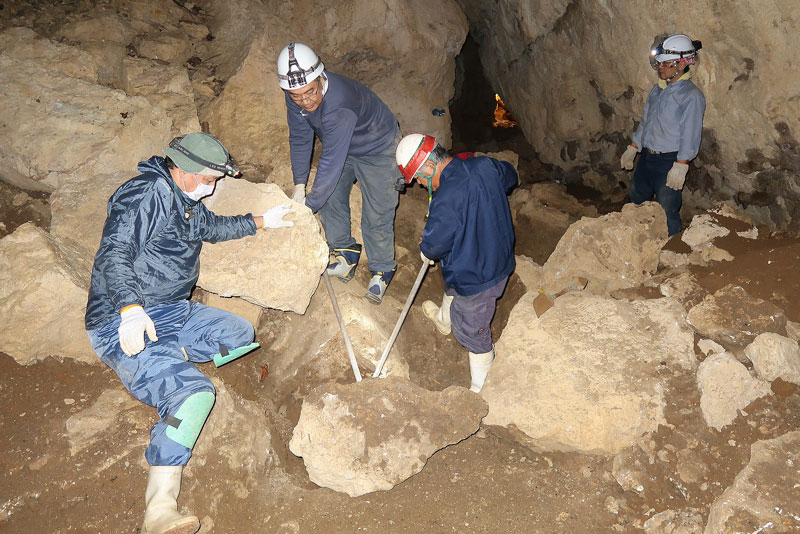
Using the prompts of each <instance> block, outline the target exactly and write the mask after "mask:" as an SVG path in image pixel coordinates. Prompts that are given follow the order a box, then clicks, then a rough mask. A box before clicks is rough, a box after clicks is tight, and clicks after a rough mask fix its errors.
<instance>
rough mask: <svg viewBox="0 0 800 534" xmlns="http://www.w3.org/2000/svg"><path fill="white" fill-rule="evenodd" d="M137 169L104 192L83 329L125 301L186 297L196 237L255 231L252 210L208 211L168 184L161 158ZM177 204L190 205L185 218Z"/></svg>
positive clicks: (195, 264) (195, 269)
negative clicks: (105, 200)
mask: <svg viewBox="0 0 800 534" xmlns="http://www.w3.org/2000/svg"><path fill="white" fill-rule="evenodd" d="M139 172H140V173H141V174H140V175H139V176H137V177H135V178H133V179H131V180H128V181H127V182H125V183H124V184H122V186H120V188H119V189H117V190H116V192H115V193H114V194H113V195H111V198H110V199H109V200H108V208H107V212H108V216H107V218H106V222H105V225H104V226H103V237H102V240H101V241H100V248H99V250H98V251H97V254H96V255H95V257H94V266H93V267H92V282H91V287H90V288H89V302H88V303H87V305H86V316H85V322H86V329H87V330H93V329H95V328H99V327H100V326H102V325H104V324H106V323H107V322H108V321H110V320H112V319H114V318H115V317H117V316H118V315H119V311H120V309H121V308H123V307H124V306H127V305H129V304H141V305H142V306H144V307H147V306H153V305H155V304H163V303H166V302H175V301H179V300H184V299H188V298H189V296H190V294H191V292H192V288H193V287H194V284H195V282H197V277H198V276H199V274H200V249H201V248H202V246H203V241H208V242H209V243H215V242H217V241H227V240H229V239H237V238H240V237H244V236H246V235H253V234H255V233H256V224H255V222H254V221H253V217H252V215H250V214H247V215H236V216H233V217H222V216H219V215H214V213H213V212H211V211H209V210H208V209H207V208H206V207H205V205H203V203H202V202H197V201H194V200H191V199H190V198H189V197H187V196H186V195H184V194H183V192H181V191H180V189H178V188H177V187H173V185H172V184H173V183H174V181H173V180H172V178H171V177H170V174H169V170H168V169H167V166H166V163H165V162H164V158H162V157H160V156H153V157H152V158H150V159H149V160H147V161H143V162H141V163H139ZM184 207H190V208H191V209H192V213H193V216H192V218H190V219H187V218H186V216H185V211H184Z"/></svg>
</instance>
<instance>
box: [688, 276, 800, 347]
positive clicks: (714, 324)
mask: <svg viewBox="0 0 800 534" xmlns="http://www.w3.org/2000/svg"><path fill="white" fill-rule="evenodd" d="M688 318H689V323H691V325H692V326H694V328H695V330H697V332H698V333H699V334H701V335H704V336H707V337H710V338H711V339H713V340H714V341H716V342H717V343H719V344H721V345H722V346H723V347H725V348H726V349H728V350H734V349H739V348H744V346H745V345H747V344H748V343H750V342H752V341H753V339H755V337H756V336H757V335H759V334H762V333H764V332H774V333H779V334H784V333H785V332H786V316H785V315H784V314H783V312H782V311H781V310H780V308H778V307H777V306H775V305H774V304H773V303H771V302H768V301H765V300H761V299H757V298H753V297H750V296H749V295H748V294H747V292H746V291H745V290H744V288H742V287H741V286H737V285H733V284H729V285H727V286H725V287H723V288H722V289H720V290H718V291H717V292H715V293H713V294H711V295H707V296H706V297H705V298H704V299H703V301H702V302H700V303H699V304H697V305H696V306H694V307H693V308H692V309H690V310H689V316H688Z"/></svg>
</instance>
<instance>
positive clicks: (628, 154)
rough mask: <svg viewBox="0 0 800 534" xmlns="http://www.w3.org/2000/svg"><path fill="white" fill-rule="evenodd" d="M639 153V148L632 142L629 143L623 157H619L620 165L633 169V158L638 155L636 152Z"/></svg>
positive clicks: (628, 169) (627, 169) (626, 168)
mask: <svg viewBox="0 0 800 534" xmlns="http://www.w3.org/2000/svg"><path fill="white" fill-rule="evenodd" d="M638 153H639V149H638V148H637V147H636V145H634V144H633V143H631V144H630V145H628V148H626V149H625V152H623V153H622V157H621V158H619V165H620V167H622V168H623V169H625V170H626V171H630V170H632V169H633V158H635V157H636V154H638Z"/></svg>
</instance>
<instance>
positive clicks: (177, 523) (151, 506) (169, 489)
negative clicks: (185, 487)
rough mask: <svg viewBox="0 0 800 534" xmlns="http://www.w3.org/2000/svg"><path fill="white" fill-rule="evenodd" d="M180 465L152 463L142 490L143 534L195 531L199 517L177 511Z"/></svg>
mask: <svg viewBox="0 0 800 534" xmlns="http://www.w3.org/2000/svg"><path fill="white" fill-rule="evenodd" d="M182 474H183V466H182V465H151V466H150V471H149V473H148V474H147V489H146V490H145V492H144V503H145V510H144V522H143V523H142V534H194V533H195V532H197V531H198V530H199V529H200V521H199V520H198V519H197V517H195V516H193V515H187V516H183V515H181V514H179V513H178V493H180V491H181V475H182Z"/></svg>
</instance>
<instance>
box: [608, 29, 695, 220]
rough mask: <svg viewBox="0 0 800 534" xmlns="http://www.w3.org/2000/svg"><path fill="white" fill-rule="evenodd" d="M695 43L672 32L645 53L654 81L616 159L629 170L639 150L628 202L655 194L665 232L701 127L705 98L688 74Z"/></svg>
mask: <svg viewBox="0 0 800 534" xmlns="http://www.w3.org/2000/svg"><path fill="white" fill-rule="evenodd" d="M701 46H702V45H701V44H700V41H692V40H691V39H689V37H687V36H686V35H684V34H681V33H678V34H673V35H670V36H669V37H667V38H666V39H664V41H663V42H662V43H661V44H660V45H658V46H657V47H656V48H655V49H653V50H652V51H651V54H650V55H651V59H650V62H651V64H652V65H653V68H654V69H656V70H657V71H658V78H659V80H658V83H657V84H656V85H655V87H653V89H652V90H651V91H650V94H649V95H648V97H647V102H646V103H645V105H644V112H643V113H642V120H641V122H640V123H639V127H638V128H637V129H636V131H635V132H634V133H633V138H632V143H631V144H630V145H629V146H628V147H627V148H626V149H625V152H624V153H623V154H622V157H621V158H620V164H621V166H622V168H623V169H626V170H631V169H633V160H634V158H635V157H636V154H637V153H639V152H641V154H642V155H641V157H640V158H639V163H638V164H637V166H636V172H634V174H633V180H632V181H631V189H630V193H629V196H630V199H631V202H634V203H636V204H641V203H642V202H646V201H648V200H652V198H653V195H655V197H656V201H657V202H658V203H659V204H661V206H662V207H663V208H664V211H665V212H666V214H667V230H668V231H669V235H675V234H677V233H679V232H680V231H681V217H680V212H681V204H682V198H681V192H682V191H683V184H684V181H685V180H686V171H688V170H689V161H690V160H692V159H693V158H694V157H695V156H697V152H698V150H699V148H700V136H701V134H702V131H703V113H704V112H705V109H706V99H705V97H704V96H703V92H702V91H700V89H698V88H697V87H696V86H695V85H694V84H693V83H692V81H691V79H690V78H691V74H690V73H689V65H693V64H694V63H695V61H696V58H697V51H698V50H699V49H700V48H701Z"/></svg>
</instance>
